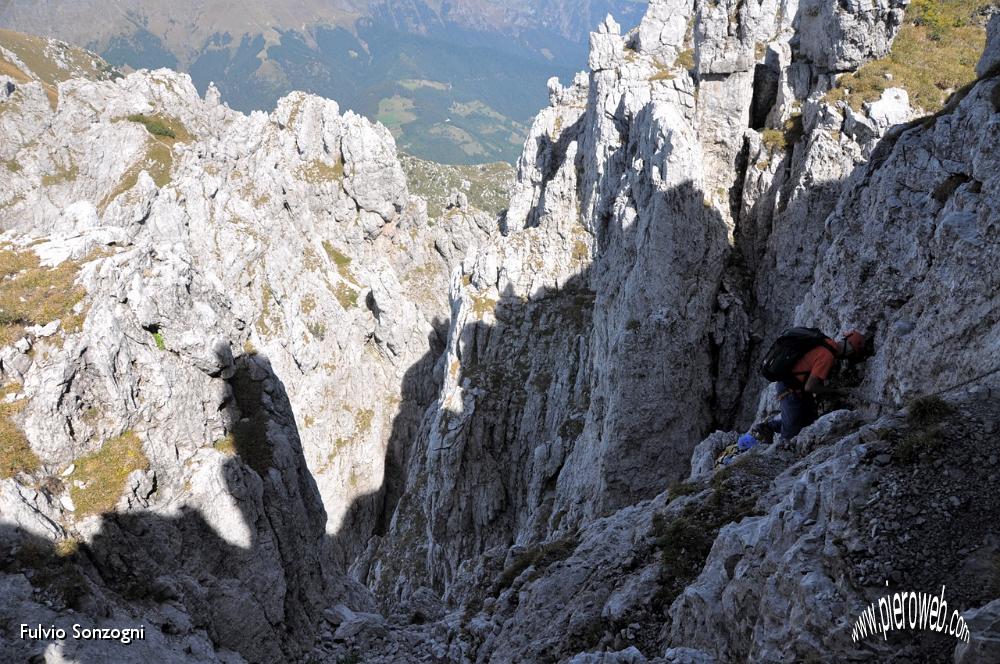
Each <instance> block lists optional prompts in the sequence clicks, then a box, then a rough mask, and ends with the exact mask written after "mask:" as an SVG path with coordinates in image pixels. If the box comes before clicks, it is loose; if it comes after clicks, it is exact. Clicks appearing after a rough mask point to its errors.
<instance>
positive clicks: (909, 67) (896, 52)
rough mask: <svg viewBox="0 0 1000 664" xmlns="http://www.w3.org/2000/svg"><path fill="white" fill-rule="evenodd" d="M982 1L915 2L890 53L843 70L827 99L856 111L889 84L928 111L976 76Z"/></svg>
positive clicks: (982, 42) (983, 35) (983, 34)
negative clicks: (844, 104)
mask: <svg viewBox="0 0 1000 664" xmlns="http://www.w3.org/2000/svg"><path fill="white" fill-rule="evenodd" d="M988 6H989V5H988V3H986V2H983V1H982V0H913V2H911V3H910V6H909V7H907V9H906V17H905V18H904V20H903V27H902V28H901V29H900V31H899V34H898V35H897V36H896V39H895V41H894V42H893V44H892V50H891V51H890V53H889V55H888V56H886V57H885V58H882V59H880V60H874V61H872V62H867V63H865V64H864V65H862V66H861V67H860V68H859V69H858V70H857V71H856V72H854V73H853V74H845V75H844V76H841V77H840V78H839V79H838V80H837V85H836V86H835V87H834V88H833V89H832V90H831V91H830V92H828V93H827V101H829V102H830V103H836V102H838V101H845V102H847V103H848V104H850V106H851V108H853V109H854V110H856V111H860V110H861V107H862V105H863V104H864V103H866V102H871V101H876V100H878V99H879V98H880V97H881V96H882V93H883V92H884V91H885V90H886V89H888V88H904V89H905V90H906V91H907V92H908V93H909V95H910V104H911V105H912V106H913V107H915V108H920V109H923V110H924V111H926V112H928V113H934V112H936V111H938V110H940V109H941V108H942V107H943V106H944V104H945V102H946V101H947V100H948V96H949V95H951V94H952V93H953V92H955V91H956V90H958V89H959V88H961V87H962V86H963V85H966V84H967V83H969V82H970V81H972V80H974V79H975V78H976V72H975V66H976V62H978V60H979V56H980V54H981V53H982V52H983V47H984V46H985V44H986V30H985V29H984V27H983V24H984V23H985V20H986V15H985V14H984V13H983V12H984V9H985V8H986V7H988Z"/></svg>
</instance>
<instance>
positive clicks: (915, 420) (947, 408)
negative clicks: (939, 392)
mask: <svg viewBox="0 0 1000 664" xmlns="http://www.w3.org/2000/svg"><path fill="white" fill-rule="evenodd" d="M908 410H909V415H908V416H907V420H908V421H909V423H910V424H912V425H914V426H929V425H933V424H940V423H941V421H942V420H944V419H946V418H947V417H948V416H949V415H951V414H952V413H954V412H955V409H954V408H953V407H952V406H951V404H949V403H948V402H947V401H945V400H944V399H942V398H941V397H939V396H929V397H919V398H917V399H914V400H913V401H912V402H910V404H909V409H908Z"/></svg>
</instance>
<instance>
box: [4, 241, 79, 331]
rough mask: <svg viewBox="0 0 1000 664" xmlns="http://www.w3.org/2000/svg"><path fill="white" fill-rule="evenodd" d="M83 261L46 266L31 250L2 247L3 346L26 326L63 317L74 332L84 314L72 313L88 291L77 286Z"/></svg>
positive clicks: (64, 326)
mask: <svg viewBox="0 0 1000 664" xmlns="http://www.w3.org/2000/svg"><path fill="white" fill-rule="evenodd" d="M79 271H80V264H79V263H76V262H73V261H64V262H63V263H61V264H60V265H58V266H56V267H43V266H42V265H41V263H40V262H39V259H38V255H37V254H35V252H34V251H31V250H30V249H27V250H24V251H16V250H13V249H9V248H0V346H6V345H8V344H10V343H13V342H14V341H16V340H18V339H20V338H21V336H22V335H23V334H24V328H25V327H28V326H31V325H46V324H48V323H50V322H52V321H54V320H56V319H61V320H62V328H63V329H64V330H66V331H70V332H72V331H75V330H76V329H78V328H79V327H80V325H81V324H82V322H83V317H82V316H80V315H76V314H74V313H73V309H74V307H76V305H77V304H78V303H79V302H80V301H81V300H83V298H84V297H85V296H86V294H87V291H86V290H85V289H84V288H83V287H82V286H77V285H75V282H76V278H77V275H78V274H79Z"/></svg>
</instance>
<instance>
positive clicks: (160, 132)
mask: <svg viewBox="0 0 1000 664" xmlns="http://www.w3.org/2000/svg"><path fill="white" fill-rule="evenodd" d="M126 119H127V120H128V121H129V122H136V123H138V124H141V125H142V126H144V127H145V128H146V131H148V132H149V133H150V134H152V135H153V136H164V137H166V138H177V131H176V130H175V129H174V128H173V127H171V126H170V124H169V122H170V121H169V120H167V119H166V118H163V117H162V116H161V117H157V116H149V115H144V114H142V113H136V114H133V115H130V116H128V118H126Z"/></svg>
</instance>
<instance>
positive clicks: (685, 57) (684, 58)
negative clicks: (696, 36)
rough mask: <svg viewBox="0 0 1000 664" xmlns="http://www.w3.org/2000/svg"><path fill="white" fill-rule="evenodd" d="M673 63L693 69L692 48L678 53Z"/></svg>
mask: <svg viewBox="0 0 1000 664" xmlns="http://www.w3.org/2000/svg"><path fill="white" fill-rule="evenodd" d="M674 64H676V65H677V66H678V67H683V68H684V69H688V70H690V69H694V49H693V48H689V49H685V50H683V51H681V52H680V53H678V54H677V59H676V60H675V61H674Z"/></svg>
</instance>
